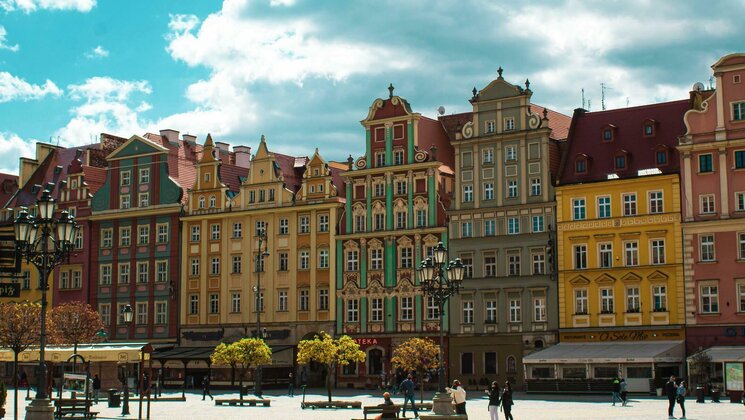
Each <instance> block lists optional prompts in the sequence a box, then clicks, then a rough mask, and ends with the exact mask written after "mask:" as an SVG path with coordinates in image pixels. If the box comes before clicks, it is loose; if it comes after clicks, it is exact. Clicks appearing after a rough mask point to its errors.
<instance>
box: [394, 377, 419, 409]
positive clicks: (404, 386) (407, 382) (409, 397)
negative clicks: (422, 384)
mask: <svg viewBox="0 0 745 420" xmlns="http://www.w3.org/2000/svg"><path fill="white" fill-rule="evenodd" d="M413 379H414V376H412V375H411V374H409V375H408V376H407V377H406V379H404V380H403V381H402V382H401V385H399V387H398V389H399V390H400V392H402V393H403V394H404V410H403V416H404V417H406V403H407V402H409V401H411V409H412V410H413V411H414V417H419V413H418V412H417V410H416V405H415V404H414V400H415V399H416V398H414V380H413Z"/></svg>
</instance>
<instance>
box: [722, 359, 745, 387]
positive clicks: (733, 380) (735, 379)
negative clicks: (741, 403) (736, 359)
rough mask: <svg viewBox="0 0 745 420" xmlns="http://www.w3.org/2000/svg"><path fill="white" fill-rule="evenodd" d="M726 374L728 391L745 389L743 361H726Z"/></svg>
mask: <svg viewBox="0 0 745 420" xmlns="http://www.w3.org/2000/svg"><path fill="white" fill-rule="evenodd" d="M724 376H725V382H726V387H727V391H745V388H744V387H743V385H745V384H743V370H742V363H725V364H724Z"/></svg>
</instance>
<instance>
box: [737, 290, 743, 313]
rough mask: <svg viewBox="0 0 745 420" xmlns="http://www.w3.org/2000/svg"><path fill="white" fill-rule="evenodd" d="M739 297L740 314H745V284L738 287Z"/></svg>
mask: <svg viewBox="0 0 745 420" xmlns="http://www.w3.org/2000/svg"><path fill="white" fill-rule="evenodd" d="M737 295H738V300H739V301H740V305H739V309H738V311H740V312H745V284H738V285H737Z"/></svg>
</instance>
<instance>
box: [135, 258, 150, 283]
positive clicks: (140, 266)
mask: <svg viewBox="0 0 745 420" xmlns="http://www.w3.org/2000/svg"><path fill="white" fill-rule="evenodd" d="M149 265H150V264H149V263H148V262H147V261H144V262H138V263H137V283H147V281H148V271H149V269H150V267H149Z"/></svg>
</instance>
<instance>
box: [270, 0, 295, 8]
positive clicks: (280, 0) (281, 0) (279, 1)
mask: <svg viewBox="0 0 745 420" xmlns="http://www.w3.org/2000/svg"><path fill="white" fill-rule="evenodd" d="M269 5H270V6H272V7H277V6H294V5H295V0H270V1H269Z"/></svg>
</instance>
